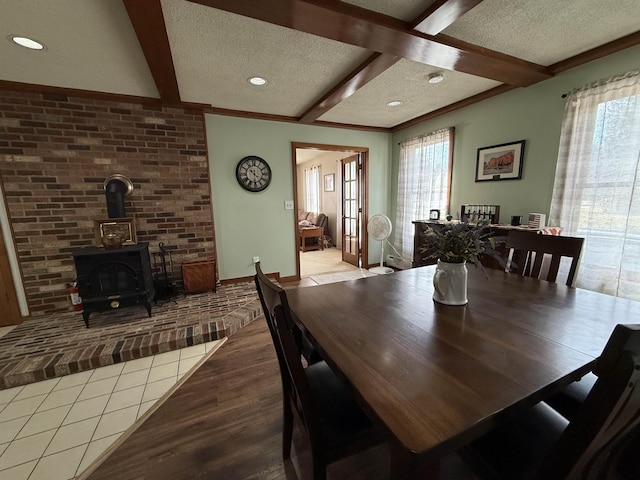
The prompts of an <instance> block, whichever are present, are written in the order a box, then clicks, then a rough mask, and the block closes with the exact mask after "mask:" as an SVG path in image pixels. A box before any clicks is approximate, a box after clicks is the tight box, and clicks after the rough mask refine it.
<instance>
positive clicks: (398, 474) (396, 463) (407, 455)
mask: <svg viewBox="0 0 640 480" xmlns="http://www.w3.org/2000/svg"><path fill="white" fill-rule="evenodd" d="M418 460H419V459H418V457H417V456H416V455H415V454H413V453H411V452H408V451H407V450H405V449H404V448H401V447H399V446H396V445H391V480H417V479H421V480H435V479H438V478H439V476H440V475H439V472H440V462H439V461H438V460H437V459H434V460H430V461H428V462H427V463H425V462H420V461H418Z"/></svg>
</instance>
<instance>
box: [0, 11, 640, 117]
mask: <svg viewBox="0 0 640 480" xmlns="http://www.w3.org/2000/svg"><path fill="white" fill-rule="evenodd" d="M474 4H475V6H474ZM461 5H462V6H464V5H471V6H472V7H473V8H471V9H470V10H468V11H464V10H460V8H459V7H460V6H461ZM437 7H439V8H437ZM0 9H1V14H0V29H1V30H2V38H0V58H2V61H1V62H0V81H5V82H19V83H24V84H35V85H40V86H52V87H67V88H73V89H79V90H86V91H89V92H107V93H115V94H121V95H133V96H138V97H149V98H155V99H157V98H162V101H165V102H167V103H176V102H187V103H192V104H203V105H204V106H207V107H209V110H210V111H214V112H219V113H225V114H238V115H244V116H256V117H260V118H274V119H282V120H287V121H293V122H296V121H300V122H302V123H316V124H325V123H324V122H330V123H335V124H342V125H349V126H356V127H377V128H393V127H398V126H401V125H403V124H405V123H406V122H411V121H415V120H417V119H420V118H424V116H425V115H434V114H437V112H438V111H439V110H440V109H443V108H447V107H449V108H452V107H451V106H452V105H453V106H455V105H456V104H458V103H459V102H464V101H465V99H467V98H469V97H472V96H474V95H478V94H481V95H482V94H484V95H491V92H492V89H495V87H500V86H501V85H503V83H506V84H507V85H506V86H509V88H526V86H525V85H529V84H532V83H535V82H537V81H542V80H544V79H545V78H550V77H551V76H553V75H554V74H555V71H554V69H553V68H547V67H550V66H553V65H554V64H556V63H558V62H561V61H564V60H566V59H569V58H571V57H574V56H576V55H580V54H583V53H584V52H588V51H589V50H592V49H595V48H597V47H600V46H602V45H605V44H607V43H609V42H612V41H615V40H618V39H623V41H624V43H621V42H622V41H619V42H618V43H620V44H621V45H622V47H628V46H631V45H633V44H637V43H640V39H639V38H640V33H639V32H638V25H640V8H639V7H638V0H574V1H567V2H557V0H536V1H531V0H484V1H480V0H477V1H476V2H473V1H469V0H438V1H434V0H347V1H344V2H340V1H337V0H315V1H314V2H307V1H305V0H270V1H269V2H264V1H259V0H243V1H238V0H194V1H187V0H145V1H144V2H142V3H141V2H139V1H138V0H55V1H50V0H1V2H0ZM154 12H156V13H158V15H154ZM443 12H444V13H443ZM425 17H426V19H427V20H426V22H422V20H423V19H424V18H425ZM434 19H437V20H438V22H436V23H437V25H438V27H437V28H436V27H434V26H433V23H429V22H430V21H432V20H434ZM443 22H444V23H443ZM413 28H415V29H416V30H418V31H416V30H413ZM434 29H435V30H436V31H434ZM165 32H166V33H165ZM421 32H423V33H421ZM11 34H19V35H23V36H29V37H32V38H34V39H36V40H39V41H41V42H43V43H44V44H46V46H47V48H46V50H44V51H40V52H36V51H29V50H26V49H24V48H22V47H18V46H16V45H14V44H13V43H12V42H11V41H9V39H8V38H7V37H9V36H10V35H11ZM624 37H626V38H624ZM167 40H168V42H167ZM622 47H619V48H622ZM610 51H615V48H614V49H612V50H610ZM528 62H530V63H528ZM167 65H168V67H167ZM366 65H368V67H367V68H364V67H365V66H366ZM454 70H455V71H454ZM436 71H438V72H443V73H444V77H445V80H444V81H443V82H442V83H440V84H436V85H431V84H429V83H427V81H426V80H427V77H428V76H429V74H430V73H433V72H436ZM174 72H175V73H174ZM253 75H259V76H262V77H265V78H267V79H268V84H267V85H265V86H263V87H254V86H251V85H250V84H249V83H248V82H247V78H249V77H250V76H253ZM5 86H9V84H8V83H5ZM11 86H12V87H15V85H11ZM496 91H498V90H496ZM391 100H400V101H402V102H403V104H402V105H401V106H400V107H395V108H392V107H388V106H387V103H388V102H389V101H391Z"/></svg>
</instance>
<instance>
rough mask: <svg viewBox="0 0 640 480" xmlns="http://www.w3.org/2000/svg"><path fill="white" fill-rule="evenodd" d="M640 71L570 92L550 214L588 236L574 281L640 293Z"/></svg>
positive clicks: (638, 296)
mask: <svg viewBox="0 0 640 480" xmlns="http://www.w3.org/2000/svg"><path fill="white" fill-rule="evenodd" d="M639 162H640V71H635V72H630V73H628V74H626V75H623V76H620V77H615V78H610V79H607V80H604V81H602V82H598V83H596V84H592V85H588V86H586V87H583V88H580V89H577V90H575V91H573V92H571V93H570V94H569V95H568V97H567V103H566V106H565V114H564V120H563V124H562V133H561V137H560V149H559V152H558V164H557V167H556V177H555V183H554V187H553V197H552V202H551V211H550V221H551V224H552V225H559V226H561V227H562V228H563V234H564V235H571V236H580V237H584V238H585V243H584V247H583V250H582V259H581V262H580V267H579V270H578V276H577V280H576V286H578V287H582V288H586V289H589V290H595V291H598V292H603V293H607V294H610V295H616V296H619V297H625V298H630V299H633V300H640V173H639Z"/></svg>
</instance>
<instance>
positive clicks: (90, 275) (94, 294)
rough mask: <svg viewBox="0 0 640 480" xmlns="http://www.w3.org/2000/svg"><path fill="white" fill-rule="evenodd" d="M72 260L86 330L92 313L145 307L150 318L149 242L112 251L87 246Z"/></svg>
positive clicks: (152, 290) (152, 288)
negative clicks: (136, 306)
mask: <svg viewBox="0 0 640 480" xmlns="http://www.w3.org/2000/svg"><path fill="white" fill-rule="evenodd" d="M73 259H74V261H75V264H76V274H77V280H78V290H79V294H80V297H82V303H83V306H84V310H83V312H82V316H83V318H84V323H85V325H86V326H87V328H89V316H90V315H91V313H93V312H101V311H111V310H118V309H120V308H123V307H128V306H132V305H144V306H145V308H146V309H147V313H148V315H149V316H151V300H153V297H154V294H155V291H154V287H153V275H152V272H151V262H150V260H149V244H148V243H138V244H136V245H125V246H123V247H121V248H118V249H115V250H106V249H104V248H98V247H86V248H83V249H82V250H79V251H77V252H75V253H74V254H73Z"/></svg>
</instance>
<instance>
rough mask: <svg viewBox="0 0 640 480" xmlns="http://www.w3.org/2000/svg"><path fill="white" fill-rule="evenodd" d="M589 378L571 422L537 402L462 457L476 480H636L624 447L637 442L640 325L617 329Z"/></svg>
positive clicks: (631, 457)
mask: <svg viewBox="0 0 640 480" xmlns="http://www.w3.org/2000/svg"><path fill="white" fill-rule="evenodd" d="M594 374H595V375H596V376H597V377H598V378H597V381H596V382H595V384H594V385H593V388H591V390H590V391H589V393H588V395H587V397H586V399H585V401H584V404H583V406H582V408H581V409H580V411H579V413H578V414H577V415H576V417H575V418H574V419H572V420H571V421H570V422H569V421H568V420H567V419H566V418H564V417H563V416H561V415H559V414H558V413H557V412H556V411H555V410H553V409H552V408H551V407H549V406H548V405H547V404H546V403H544V402H541V403H538V404H536V405H535V406H534V407H532V408H531V409H529V410H527V411H526V412H525V413H524V414H522V415H520V416H517V417H515V418H514V419H513V420H511V421H510V422H507V423H506V424H503V425H502V426H500V427H498V428H497V429H495V430H493V431H492V432H490V433H489V434H487V435H485V436H484V437H481V438H480V439H478V440H476V441H475V442H473V443H472V444H471V445H469V446H468V447H466V448H465V449H463V451H461V454H462V456H463V457H464V458H465V460H466V461H467V462H468V463H469V465H470V466H472V468H473V469H474V471H475V472H476V474H477V475H479V476H480V477H481V478H491V479H505V480H506V479H509V480H522V479H527V480H543V479H544V480H560V479H562V480H573V479H584V480H589V479H593V480H596V479H603V480H604V479H607V480H608V479H611V480H614V479H617V480H623V479H624V480H631V479H637V478H638V477H637V476H633V475H636V473H637V471H635V473H634V472H633V468H635V467H634V466H633V461H634V459H635V457H637V453H636V452H632V453H630V451H629V445H630V444H632V442H634V444H636V445H637V442H638V435H639V434H640V384H639V381H640V325H617V326H616V328H615V330H614V332H613V334H612V335H611V337H610V338H609V341H608V342H607V345H606V346H605V348H604V350H603V352H602V355H601V356H600V358H599V359H598V361H597V363H596V366H595V368H594ZM625 462H627V463H626V464H625ZM629 462H630V463H631V466H630V465H629ZM635 465H637V461H636V463H635ZM630 472H631V473H630Z"/></svg>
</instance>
